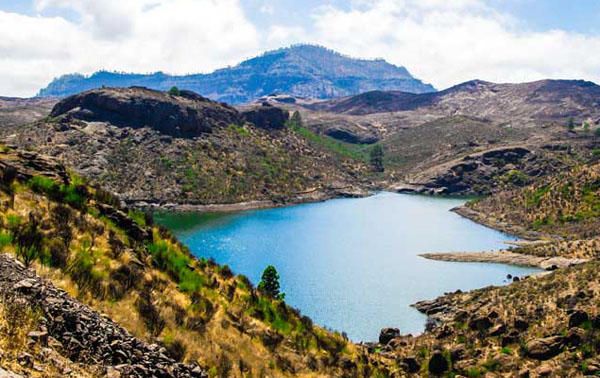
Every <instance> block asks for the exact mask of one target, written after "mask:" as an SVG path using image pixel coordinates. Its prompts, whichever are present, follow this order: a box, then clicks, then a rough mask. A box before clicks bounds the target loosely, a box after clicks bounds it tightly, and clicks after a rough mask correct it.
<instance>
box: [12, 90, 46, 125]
mask: <svg viewBox="0 0 600 378" xmlns="http://www.w3.org/2000/svg"><path fill="white" fill-rule="evenodd" d="M56 102H57V100H56V99H54V98H51V97H50V98H15V97H0V125H7V126H17V125H22V124H25V123H30V122H34V121H37V120H38V119H40V118H43V117H46V116H47V115H48V113H50V110H51V109H52V107H53V106H54V104H56Z"/></svg>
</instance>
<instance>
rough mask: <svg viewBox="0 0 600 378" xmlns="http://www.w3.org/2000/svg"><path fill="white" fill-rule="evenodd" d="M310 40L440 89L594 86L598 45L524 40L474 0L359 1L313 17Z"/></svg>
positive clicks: (507, 20)
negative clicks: (483, 84)
mask: <svg viewBox="0 0 600 378" xmlns="http://www.w3.org/2000/svg"><path fill="white" fill-rule="evenodd" d="M313 20H314V25H313V31H312V33H313V35H314V37H313V39H314V40H317V41H318V42H319V43H321V44H324V45H326V46H328V47H331V48H333V49H338V50H340V51H342V52H344V53H347V54H350V55H354V56H361V57H364V56H368V57H383V58H385V59H387V60H388V61H391V62H393V63H396V64H399V65H404V66H406V67H407V68H409V70H410V71H411V72H412V73H413V74H415V76H417V77H419V78H421V79H424V80H426V81H428V82H431V83H433V84H434V85H436V86H437V87H439V88H444V87H448V86H450V85H453V84H457V83H460V82H463V81H466V80H470V79H474V78H479V79H484V80H490V81H496V82H521V81H532V80H537V79H542V78H572V79H575V78H577V79H580V78H584V79H587V80H595V81H598V82H600V70H598V67H600V55H598V54H595V53H594V52H595V51H599V50H598V49H599V48H600V37H598V36H587V35H582V34H576V33H570V32H565V31H561V30H549V31H546V32H529V31H527V30H523V25H521V24H520V23H519V22H518V20H515V19H513V18H512V17H510V16H507V15H505V14H501V13H498V12H496V11H495V10H493V9H491V8H489V7H488V6H487V5H486V3H485V2H483V1H479V0H459V1H451V2H450V1H444V0H362V1H360V3H359V4H355V6H354V7H352V8H351V9H349V10H342V9H339V8H336V7H331V6H328V7H322V8H320V9H318V10H317V11H316V12H315V13H314V14H313Z"/></svg>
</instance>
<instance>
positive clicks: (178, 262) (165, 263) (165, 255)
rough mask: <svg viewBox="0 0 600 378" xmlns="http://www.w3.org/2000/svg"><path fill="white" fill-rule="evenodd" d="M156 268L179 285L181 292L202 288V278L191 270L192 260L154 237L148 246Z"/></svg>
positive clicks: (158, 237)
mask: <svg viewBox="0 0 600 378" xmlns="http://www.w3.org/2000/svg"><path fill="white" fill-rule="evenodd" d="M148 251H149V252H150V254H151V255H152V258H153V261H154V263H155V264H156V266H157V267H158V268H159V269H161V270H164V271H166V272H167V273H168V274H169V275H170V276H171V277H172V278H173V279H174V280H176V281H177V282H178V284H179V289H180V290H181V291H183V292H188V293H192V292H196V291H198V290H200V289H201V288H202V286H204V277H203V276H202V275H200V274H199V273H198V272H196V271H194V270H192V259H191V257H189V256H187V255H186V254H184V253H183V252H181V251H180V250H179V249H176V248H173V246H172V245H171V244H170V243H169V242H167V241H166V240H162V239H161V238H160V236H158V235H156V234H155V235H154V242H153V243H150V244H149V245H148Z"/></svg>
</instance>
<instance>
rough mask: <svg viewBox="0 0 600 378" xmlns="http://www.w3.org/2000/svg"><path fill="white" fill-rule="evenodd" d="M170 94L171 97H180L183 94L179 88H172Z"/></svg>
mask: <svg viewBox="0 0 600 378" xmlns="http://www.w3.org/2000/svg"><path fill="white" fill-rule="evenodd" d="M169 94H170V95H171V96H179V95H180V94H181V91H180V90H179V88H177V87H171V89H169Z"/></svg>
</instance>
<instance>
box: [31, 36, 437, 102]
mask: <svg viewBox="0 0 600 378" xmlns="http://www.w3.org/2000/svg"><path fill="white" fill-rule="evenodd" d="M102 86H112V87H130V86H145V87H148V88H151V89H157V90H167V89H169V88H170V87H172V86H178V87H180V88H182V89H189V90H192V91H195V92H198V93H200V94H202V95H204V96H206V97H209V98H211V99H213V100H217V101H222V102H228V103H231V104H240V103H246V102H250V101H252V100H255V99H257V98H259V97H261V96H265V95H268V94H271V93H288V94H291V95H294V96H299V97H312V98H319V99H327V98H333V97H340V96H348V95H353V94H358V93H362V92H366V91H369V90H373V89H388V90H391V89H395V90H404V91H408V92H415V93H423V92H432V91H435V88H434V87H433V86H431V85H429V84H425V83H423V82H422V81H421V80H418V79H416V78H414V77H413V76H412V75H411V74H410V73H409V72H408V70H407V69H406V68H405V67H401V66H395V65H393V64H390V63H388V62H386V61H385V60H383V59H374V60H368V59H356V58H351V57H348V56H345V55H342V54H340V53H337V52H335V51H333V50H329V49H326V48H324V47H321V46H316V45H294V46H291V47H287V48H281V49H277V50H272V51H267V52H265V53H263V54H262V55H259V56H256V57H254V58H250V59H247V60H245V61H243V62H241V63H239V64H238V65H236V66H233V67H227V68H221V69H217V70H215V71H214V72H212V73H207V74H191V75H179V76H178V75H169V74H165V73H163V72H155V73H150V74H137V73H118V72H108V71H98V72H95V73H93V74H92V75H90V76H84V75H81V74H67V75H63V76H61V77H59V78H56V79H54V80H53V81H52V82H51V83H50V84H49V85H48V86H47V87H45V88H43V89H41V90H40V91H39V93H38V96H40V97H48V96H56V97H64V96H68V95H72V94H75V93H79V92H82V91H85V90H90V89H95V88H100V87H102Z"/></svg>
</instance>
